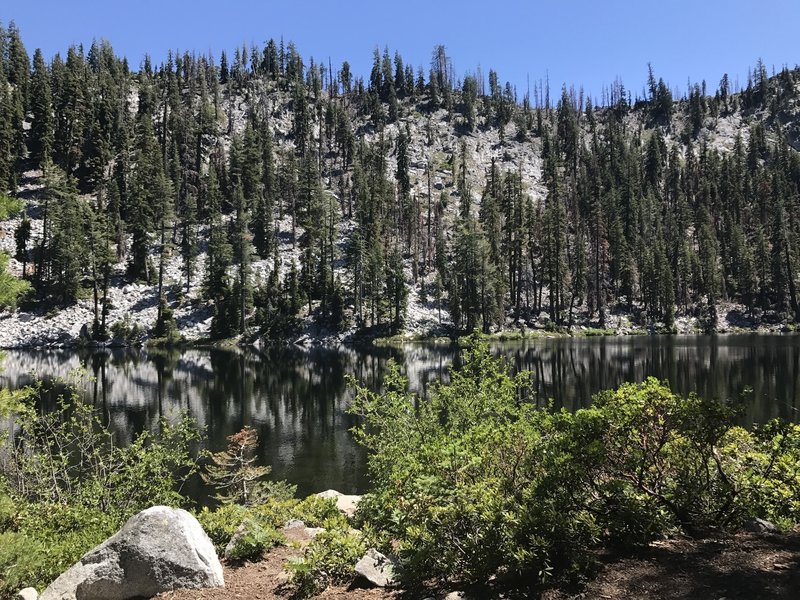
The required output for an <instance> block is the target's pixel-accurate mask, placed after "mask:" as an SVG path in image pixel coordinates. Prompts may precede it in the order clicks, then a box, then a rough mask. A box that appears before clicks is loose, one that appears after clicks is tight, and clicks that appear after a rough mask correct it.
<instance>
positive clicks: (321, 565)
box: [288, 529, 367, 598]
mask: <svg viewBox="0 0 800 600" xmlns="http://www.w3.org/2000/svg"><path fill="white" fill-rule="evenodd" d="M366 551H367V544H366V542H365V540H364V538H363V537H362V536H361V535H359V534H358V533H356V532H353V531H351V530H349V529H348V530H342V529H333V530H326V531H323V532H322V533H320V534H319V535H317V536H316V537H315V538H314V539H313V540H311V543H309V545H308V546H306V548H305V551H304V552H303V557H302V558H301V559H300V560H298V561H293V562H289V564H288V567H289V570H290V571H291V580H290V581H291V583H292V585H293V586H294V588H295V594H296V596H298V597H301V598H308V597H310V596H313V595H315V594H318V593H320V592H322V591H323V590H324V589H325V588H326V587H328V585H330V584H336V583H346V582H348V581H350V580H352V578H353V576H354V574H355V564H356V563H357V562H358V561H359V559H360V558H361V557H362V556H363V555H364V553H365V552H366Z"/></svg>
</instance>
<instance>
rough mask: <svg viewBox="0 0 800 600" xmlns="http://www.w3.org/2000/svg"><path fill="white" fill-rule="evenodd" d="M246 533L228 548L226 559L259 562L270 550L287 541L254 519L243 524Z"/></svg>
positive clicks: (246, 520)
mask: <svg viewBox="0 0 800 600" xmlns="http://www.w3.org/2000/svg"><path fill="white" fill-rule="evenodd" d="M243 525H244V533H242V534H241V535H239V536H237V537H236V538H235V541H234V543H233V546H232V547H231V548H226V558H227V559H229V560H232V561H235V562H242V561H245V560H257V559H259V558H261V557H262V556H263V555H264V552H266V551H267V550H268V549H270V548H272V547H274V546H277V545H279V544H281V543H283V542H285V541H286V538H284V537H283V535H281V534H280V533H278V532H277V531H275V529H273V528H271V527H265V526H263V525H262V524H260V523H257V522H256V521H253V520H252V519H245V521H244V522H243Z"/></svg>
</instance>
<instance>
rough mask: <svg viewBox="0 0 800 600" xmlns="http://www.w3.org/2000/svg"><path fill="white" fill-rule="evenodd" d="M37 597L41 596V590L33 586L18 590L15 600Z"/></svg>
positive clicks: (30, 599)
mask: <svg viewBox="0 0 800 600" xmlns="http://www.w3.org/2000/svg"><path fill="white" fill-rule="evenodd" d="M37 598H39V592H37V591H36V589H35V588H32V587H26V588H25V589H22V590H20V591H18V592H17V595H16V596H15V597H14V599H15V600H37Z"/></svg>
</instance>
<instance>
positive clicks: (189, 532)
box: [40, 506, 225, 600]
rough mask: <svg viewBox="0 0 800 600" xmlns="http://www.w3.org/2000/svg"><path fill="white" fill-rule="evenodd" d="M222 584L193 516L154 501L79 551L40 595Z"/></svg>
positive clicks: (90, 599)
mask: <svg viewBox="0 0 800 600" xmlns="http://www.w3.org/2000/svg"><path fill="white" fill-rule="evenodd" d="M224 585H225V582H224V579H223V576H222V565H220V563H219V559H218V558H217V554H216V552H215V551H214V545H213V544H212V543H211V540H210V539H208V536H207V535H206V533H205V531H203V528H202V527H201V526H200V523H198V522H197V519H195V518H194V517H193V516H192V515H190V514H189V513H188V512H186V511H185V510H181V509H174V508H169V507H166V506H154V507H152V508H148V509H147V510H143V511H142V512H140V513H139V514H137V515H134V516H133V517H131V518H130V519H128V522H127V523H125V525H124V526H123V528H122V529H120V530H119V531H118V532H117V533H115V534H114V535H113V536H111V537H110V538H108V539H107V540H106V541H105V542H103V543H102V544H100V545H99V546H97V547H96V548H94V549H93V550H91V551H89V552H88V553H87V554H85V555H84V556H83V558H81V559H80V560H79V561H78V562H77V563H75V564H74V565H73V566H72V567H71V568H70V569H69V570H68V571H66V572H65V573H62V574H61V576H59V577H58V579H56V580H55V581H54V582H53V583H51V584H50V585H49V586H48V588H47V589H46V590H45V591H44V592H43V593H42V595H41V596H40V600H127V599H129V598H140V597H145V598H149V597H151V596H155V595H156V594H159V593H161V592H166V591H170V590H174V589H178V588H205V587H223V586H224Z"/></svg>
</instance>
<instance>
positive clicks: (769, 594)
mask: <svg viewBox="0 0 800 600" xmlns="http://www.w3.org/2000/svg"><path fill="white" fill-rule="evenodd" d="M545 598H546V599H547V600H566V599H573V598H575V599H577V598H581V599H582V600H606V599H615V600H616V599H634V598H646V599H647V600H722V599H723V598H724V599H726V600H735V599H742V600H800V532H795V533H792V534H790V535H785V536H784V535H761V534H740V535H737V536H734V537H732V538H728V539H725V540H671V541H668V542H660V543H655V544H652V545H651V546H650V547H649V548H647V549H645V550H644V551H643V552H642V553H640V554H638V555H637V556H630V557H626V558H620V557H615V558H613V559H609V562H608V563H607V564H605V565H604V566H603V568H602V569H601V571H600V572H599V573H598V574H597V577H596V579H595V580H594V581H592V582H591V583H590V584H589V586H588V589H586V590H584V591H583V592H582V593H581V594H564V593H552V594H546V595H545Z"/></svg>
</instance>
